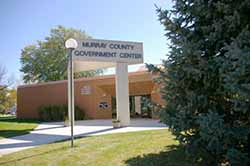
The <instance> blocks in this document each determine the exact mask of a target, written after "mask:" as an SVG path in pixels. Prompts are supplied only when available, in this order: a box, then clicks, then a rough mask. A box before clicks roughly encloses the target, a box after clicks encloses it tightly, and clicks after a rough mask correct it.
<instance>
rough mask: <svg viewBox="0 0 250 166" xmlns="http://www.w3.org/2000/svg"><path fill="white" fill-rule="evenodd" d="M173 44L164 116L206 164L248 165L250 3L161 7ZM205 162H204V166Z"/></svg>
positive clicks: (194, 1)
mask: <svg viewBox="0 0 250 166" xmlns="http://www.w3.org/2000/svg"><path fill="white" fill-rule="evenodd" d="M157 10H158V13H159V20H160V21H161V23H162V24H163V25H164V27H165V30H166V37H167V38H168V39H169V40H170V41H171V44H170V51H169V53H168V55H167V58H166V60H165V61H163V66H164V68H156V67H154V66H152V65H148V67H149V69H151V71H158V72H159V75H160V76H159V78H158V81H159V82H160V84H161V92H162V95H163V98H164V99H165V101H166V106H165V107H162V108H161V110H162V111H161V115H162V116H161V118H162V120H163V121H164V122H165V123H166V124H167V125H169V127H170V129H171V130H172V132H173V133H174V134H175V135H176V138H177V139H178V140H179V142H180V143H181V144H182V145H183V146H185V147H186V148H187V152H188V153H189V154H192V155H195V157H196V158H195V159H197V161H200V162H204V163H206V164H205V165H217V164H222V163H224V164H228V165H229V164H231V165H249V158H250V157H249V142H250V140H249V135H250V116H249V115H250V1H249V0H174V6H173V9H171V10H163V9H160V8H157ZM204 163H203V164H204Z"/></svg>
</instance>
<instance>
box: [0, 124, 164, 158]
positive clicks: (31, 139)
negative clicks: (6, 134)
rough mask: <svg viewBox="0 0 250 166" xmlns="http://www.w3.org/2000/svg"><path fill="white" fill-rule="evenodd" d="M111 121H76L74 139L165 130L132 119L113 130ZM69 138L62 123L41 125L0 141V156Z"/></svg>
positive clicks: (68, 128) (68, 130) (160, 125)
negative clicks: (123, 125) (26, 132)
mask: <svg viewBox="0 0 250 166" xmlns="http://www.w3.org/2000/svg"><path fill="white" fill-rule="evenodd" d="M111 121H112V120H111V119H105V120H84V121H77V122H76V123H75V127H74V135H75V137H83V136H94V135H102V134H110V133H122V132H133V131H143V130H156V129H163V128H166V125H164V124H162V123H159V122H158V120H153V119H132V120H131V125H130V126H129V127H123V128H118V129H114V128H113V127H112V122H111ZM69 138H70V127H64V126H63V122H51V123H41V124H40V125H39V126H38V127H37V128H36V129H35V130H34V131H32V132H30V134H26V135H22V136H16V137H12V138H6V139H1V140H0V156H1V155H4V154H9V153H12V152H16V151H20V150H24V149H28V148H32V147H36V146H38V145H42V144H47V143H51V142H55V141H61V140H66V139H69Z"/></svg>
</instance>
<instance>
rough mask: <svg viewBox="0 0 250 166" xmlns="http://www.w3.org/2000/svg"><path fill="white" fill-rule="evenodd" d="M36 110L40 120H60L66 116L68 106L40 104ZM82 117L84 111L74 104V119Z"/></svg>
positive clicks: (83, 116) (81, 118)
mask: <svg viewBox="0 0 250 166" xmlns="http://www.w3.org/2000/svg"><path fill="white" fill-rule="evenodd" d="M38 112H39V119H40V120H41V121H62V120H64V119H65V118H66V117H67V116H68V106H67V105H65V104H63V105H47V106H41V107H40V108H39V109H38ZM84 118H85V114H84V111H83V110H82V109H81V108H80V107H78V106H75V120H83V119H84Z"/></svg>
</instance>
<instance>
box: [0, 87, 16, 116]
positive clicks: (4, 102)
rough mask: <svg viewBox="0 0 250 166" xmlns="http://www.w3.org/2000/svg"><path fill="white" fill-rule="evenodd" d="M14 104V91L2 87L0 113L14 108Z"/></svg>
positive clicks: (0, 91) (0, 90)
mask: <svg viewBox="0 0 250 166" xmlns="http://www.w3.org/2000/svg"><path fill="white" fill-rule="evenodd" d="M0 88H1V87H0ZM15 104H16V89H9V88H7V87H3V88H2V89H0V113H1V114H4V113H6V110H7V109H10V108H11V107H13V106H15Z"/></svg>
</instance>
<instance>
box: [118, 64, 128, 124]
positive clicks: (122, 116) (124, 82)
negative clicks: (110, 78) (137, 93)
mask: <svg viewBox="0 0 250 166" xmlns="http://www.w3.org/2000/svg"><path fill="white" fill-rule="evenodd" d="M115 78H116V80H115V81H116V82H115V83H116V114H117V119H118V120H120V122H121V126H128V125H129V124H130V112H129V92H128V90H129V89H128V86H129V85H128V65H127V63H116V77H115Z"/></svg>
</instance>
